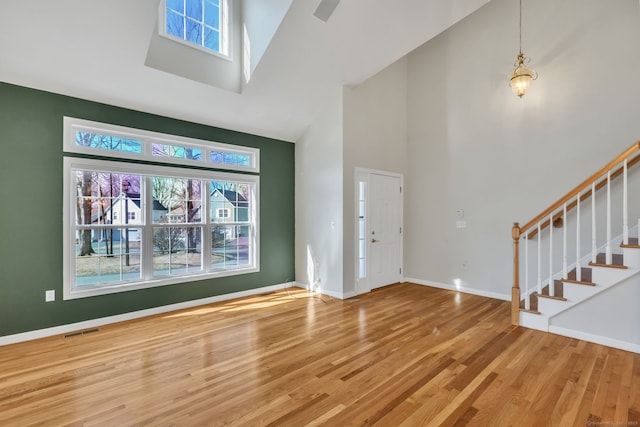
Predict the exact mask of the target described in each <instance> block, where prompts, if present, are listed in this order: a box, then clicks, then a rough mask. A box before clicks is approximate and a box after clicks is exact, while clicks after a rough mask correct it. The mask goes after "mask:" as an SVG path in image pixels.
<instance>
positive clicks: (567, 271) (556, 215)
mask: <svg viewBox="0 0 640 427" xmlns="http://www.w3.org/2000/svg"><path fill="white" fill-rule="evenodd" d="M639 151H640V141H638V142H636V143H635V144H633V145H632V146H631V147H629V148H628V149H627V150H625V151H624V152H623V153H621V154H620V155H619V156H617V157H616V158H615V159H614V160H612V161H611V162H609V163H608V164H607V165H605V166H604V167H603V168H602V169H600V170H599V171H598V172H596V173H595V174H593V175H592V176H591V177H589V178H588V179H587V180H585V181H584V182H583V183H581V184H580V185H579V186H577V187H576V188H574V189H573V190H572V191H570V192H569V193H567V194H566V195H565V196H564V197H562V198H561V199H560V200H558V201H557V202H556V203H554V204H553V205H551V206H550V207H549V208H548V209H546V210H545V211H543V212H542V213H540V214H539V215H537V216H536V217H535V218H534V219H532V220H531V221H529V222H528V223H526V224H525V225H524V226H522V227H521V226H520V225H519V224H518V223H515V224H514V225H513V228H512V237H513V242H514V276H513V288H512V302H511V307H512V310H511V320H512V323H513V324H515V325H521V326H525V327H528V328H532V329H538V330H542V331H549V330H550V326H551V321H552V319H553V318H554V317H555V316H557V315H559V314H560V313H562V312H564V311H566V310H568V309H570V308H571V307H574V306H576V305H578V304H581V303H583V302H584V301H586V300H588V299H590V298H593V297H595V296H596V295H598V294H600V293H601V292H603V291H605V290H606V289H609V288H611V287H613V286H616V285H617V284H620V283H622V282H623V281H625V280H627V279H628V278H630V277H632V276H634V275H636V274H637V273H638V272H640V245H639V242H638V238H637V237H630V235H635V236H639V234H638V233H639V232H640V219H639V220H638V224H639V225H637V226H634V227H630V226H629V224H628V217H629V203H628V195H629V194H630V192H629V178H628V177H629V174H628V169H629V168H630V167H632V166H633V165H635V164H636V163H638V162H639V161H640V154H638V152H639ZM619 177H620V178H621V179H617V178H619ZM614 181H615V182H614ZM633 191H634V192H635V193H638V192H640V188H637V189H634V190H633ZM636 199H637V198H636ZM636 209H637V207H636ZM637 214H638V215H640V212H637ZM614 229H615V230H616V232H620V230H621V233H620V234H619V235H618V236H616V237H612V234H613V230H614ZM521 252H522V254H521Z"/></svg>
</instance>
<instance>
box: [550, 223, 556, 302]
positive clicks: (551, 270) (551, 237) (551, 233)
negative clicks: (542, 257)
mask: <svg viewBox="0 0 640 427" xmlns="http://www.w3.org/2000/svg"><path fill="white" fill-rule="evenodd" d="M553 288H555V286H553V214H549V296H554V293H555V292H554V289H553Z"/></svg>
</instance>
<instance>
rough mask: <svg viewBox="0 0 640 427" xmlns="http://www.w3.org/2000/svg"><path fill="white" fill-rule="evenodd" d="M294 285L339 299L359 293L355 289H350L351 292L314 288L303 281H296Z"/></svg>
mask: <svg viewBox="0 0 640 427" xmlns="http://www.w3.org/2000/svg"><path fill="white" fill-rule="evenodd" d="M294 286H296V287H298V288H302V289H306V290H307V291H309V292H315V293H318V294H322V295H327V296H330V297H333V298H338V299H347V298H351V297H354V296H356V295H357V294H356V292H355V291H349V292H340V291H331V290H329V289H322V288H320V287H316V288H315V289H312V288H311V287H310V286H309V285H307V284H306V283H302V282H295V283H294Z"/></svg>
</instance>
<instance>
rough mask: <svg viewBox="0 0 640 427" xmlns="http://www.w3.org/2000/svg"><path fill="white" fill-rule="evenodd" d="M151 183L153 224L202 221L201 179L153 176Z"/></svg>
mask: <svg viewBox="0 0 640 427" xmlns="http://www.w3.org/2000/svg"><path fill="white" fill-rule="evenodd" d="M151 183H152V191H151V193H152V196H153V206H154V207H153V223H154V224H166V223H172V224H176V223H178V224H184V223H199V222H202V212H201V209H202V190H201V189H202V181H200V180H197V179H186V178H172V177H153V178H151Z"/></svg>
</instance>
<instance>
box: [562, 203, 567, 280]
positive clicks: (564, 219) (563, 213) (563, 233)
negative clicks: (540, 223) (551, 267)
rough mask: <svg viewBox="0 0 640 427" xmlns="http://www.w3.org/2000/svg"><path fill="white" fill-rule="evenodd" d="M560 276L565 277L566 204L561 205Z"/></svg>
mask: <svg viewBox="0 0 640 427" xmlns="http://www.w3.org/2000/svg"><path fill="white" fill-rule="evenodd" d="M562 278H563V279H566V278H567V204H566V203H565V204H564V206H563V207H562Z"/></svg>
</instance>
